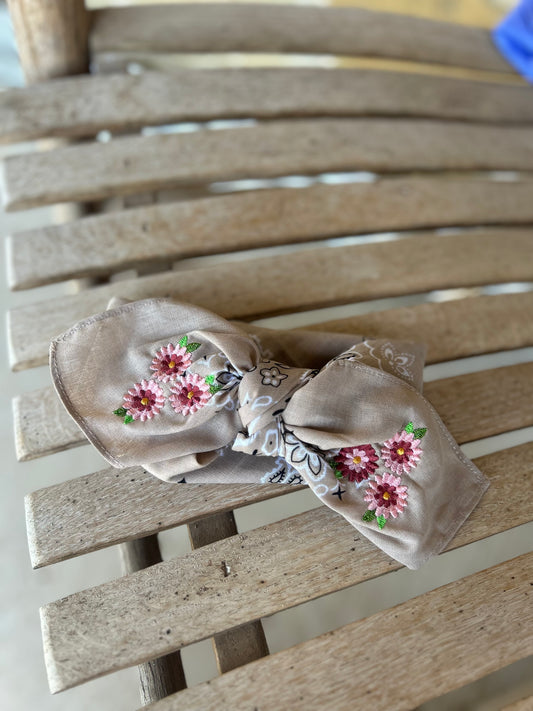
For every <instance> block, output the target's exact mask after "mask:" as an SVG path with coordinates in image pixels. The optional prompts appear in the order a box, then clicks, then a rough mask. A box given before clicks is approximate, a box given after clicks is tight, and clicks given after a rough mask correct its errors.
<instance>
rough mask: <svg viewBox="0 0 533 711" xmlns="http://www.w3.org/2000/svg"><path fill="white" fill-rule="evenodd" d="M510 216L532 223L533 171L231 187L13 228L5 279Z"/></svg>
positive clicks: (57, 276)
mask: <svg viewBox="0 0 533 711" xmlns="http://www.w3.org/2000/svg"><path fill="white" fill-rule="evenodd" d="M0 96H1V95H0ZM504 223H505V224H507V225H511V224H513V223H514V224H525V223H530V224H531V223H533V181H531V182H530V181H520V182H494V181H489V180H480V179H469V180H460V179H451V178H450V179H447V180H441V179H439V178H437V179H432V178H426V179H420V178H408V179H403V178H394V179H386V178H384V179H381V180H378V181H376V182H375V183H370V184H367V183H362V184H361V183H351V184H345V185H314V186H312V187H309V188H301V189H298V190H290V189H273V190H270V189H269V190H258V191H250V192H242V193H233V194H229V195H221V196H218V197H206V198H197V199H194V200H182V201H178V202H172V203H170V204H158V205H148V206H142V207H137V208H131V209H129V210H122V211H119V212H114V213H107V214H102V215H95V216H90V217H86V218H84V219H81V220H77V221H75V222H69V223H66V224H61V225H51V226H45V227H40V228H37V229H32V230H29V231H26V232H20V233H18V234H14V235H12V236H11V237H10V238H9V239H8V249H7V255H8V256H7V261H8V274H9V283H10V286H11V288H12V289H27V288H31V287H35V286H39V285H43V284H48V283H51V282H56V281H61V280H64V279H70V278H80V277H100V276H107V275H109V274H112V273H113V272H118V271H121V270H124V269H139V268H141V267H142V268H145V267H146V266H149V265H153V266H157V265H158V264H159V265H161V264H165V263H168V262H169V261H172V260H178V259H183V258H186V257H196V256H201V255H206V254H215V253H219V252H230V251H237V250H244V249H250V248H257V247H264V246H274V245H281V244H287V243H297V242H304V241H309V240H316V239H323V238H327V237H338V236H341V235H352V234H357V233H365V232H378V231H387V230H405V229H418V228H424V227H441V226H446V225H451V226H459V225H460V226H467V225H479V224H482V225H491V224H504ZM252 256H253V255H252Z"/></svg>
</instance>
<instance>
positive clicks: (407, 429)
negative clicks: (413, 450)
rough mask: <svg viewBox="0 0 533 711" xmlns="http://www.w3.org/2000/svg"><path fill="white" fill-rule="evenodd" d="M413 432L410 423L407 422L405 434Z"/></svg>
mask: <svg viewBox="0 0 533 711" xmlns="http://www.w3.org/2000/svg"><path fill="white" fill-rule="evenodd" d="M413 430H414V426H413V423H412V422H408V423H407V424H406V425H405V432H412V431H413Z"/></svg>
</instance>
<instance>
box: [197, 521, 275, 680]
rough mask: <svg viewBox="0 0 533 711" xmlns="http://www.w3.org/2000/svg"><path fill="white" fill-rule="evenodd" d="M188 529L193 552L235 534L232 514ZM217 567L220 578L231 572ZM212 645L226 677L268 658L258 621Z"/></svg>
mask: <svg viewBox="0 0 533 711" xmlns="http://www.w3.org/2000/svg"><path fill="white" fill-rule="evenodd" d="M187 528H188V531H189V538H190V541H191V545H192V548H193V550H195V549H198V548H201V547H202V546H207V545H209V544H210V543H214V542H215V541H219V540H222V539H224V538H229V537H230V536H235V535H237V524H236V523H235V516H234V515H233V511H223V512H217V513H215V514H212V515H209V516H208V517H207V518H202V519H199V520H198V521H194V522H193V523H190V524H189V525H188V526H187ZM220 567H221V570H222V573H223V575H225V576H227V575H229V574H230V573H231V569H230V567H229V566H228V565H227V564H226V561H222V562H221V564H220ZM212 643H213V649H214V652H215V659H216V662H217V668H218V673H219V674H225V673H226V672H228V671H230V670H231V669H235V668H236V667H240V666H242V665H243V664H248V663H249V662H252V661H254V660H255V659H260V658H261V657H266V656H267V655H268V644H267V641H266V637H265V632H264V630H263V625H262V623H261V620H254V621H252V622H247V623H246V624H245V625H241V626H240V627H235V628H234V629H231V630H226V631H225V632H219V633H218V634H216V635H215V636H214V637H213V639H212Z"/></svg>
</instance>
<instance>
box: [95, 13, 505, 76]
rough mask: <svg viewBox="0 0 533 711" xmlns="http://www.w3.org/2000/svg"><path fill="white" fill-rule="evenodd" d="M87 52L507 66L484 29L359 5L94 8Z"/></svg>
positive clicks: (497, 68) (499, 69)
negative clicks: (262, 54) (235, 54)
mask: <svg viewBox="0 0 533 711" xmlns="http://www.w3.org/2000/svg"><path fill="white" fill-rule="evenodd" d="M91 47H92V51H93V52H105V51H119V52H120V51H126V52H127V51H129V50H137V51H154V52H282V53H283V52H294V53H300V54H301V53H303V54H317V53H318V54H339V55H358V56H370V57H387V58H393V59H408V60H416V61H420V62H429V63H434V62H435V63H439V64H445V65H452V66H462V67H472V68H476V69H485V70H494V71H503V72H512V71H513V70H512V68H511V67H510V66H509V65H508V64H507V62H506V61H505V60H504V59H503V58H502V57H501V56H500V55H499V53H498V51H497V50H496V48H495V47H494V45H493V43H492V41H491V38H490V32H489V31H488V30H486V29H481V28H476V27H465V26H461V25H456V24H452V23H448V22H436V21H434V20H427V19H422V18H416V17H409V16H405V15H396V14H392V13H382V12H372V11H369V10H363V9H359V8H321V7H294V6H292V7H290V6H283V5H257V4H253V5H244V4H238V5H237V4H235V5H220V4H216V5H215V4H213V5H204V4H203V3H202V4H199V5H194V4H190V5H180V6H175V7H172V6H170V7H169V6H168V5H164V6H163V5H162V6H160V7H157V6H155V7H154V6H153V5H151V6H150V7H135V8H108V9H105V10H100V11H98V12H96V13H94V23H93V28H92V35H91Z"/></svg>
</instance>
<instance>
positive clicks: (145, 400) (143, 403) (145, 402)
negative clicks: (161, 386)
mask: <svg viewBox="0 0 533 711" xmlns="http://www.w3.org/2000/svg"><path fill="white" fill-rule="evenodd" d="M149 404H150V400H148V398H147V397H143V399H142V400H141V405H149Z"/></svg>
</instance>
